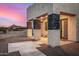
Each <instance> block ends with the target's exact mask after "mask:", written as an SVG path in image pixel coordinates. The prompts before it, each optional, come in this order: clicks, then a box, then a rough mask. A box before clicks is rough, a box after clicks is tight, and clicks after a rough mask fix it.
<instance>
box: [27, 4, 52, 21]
mask: <svg viewBox="0 0 79 59" xmlns="http://www.w3.org/2000/svg"><path fill="white" fill-rule="evenodd" d="M27 10H28V11H27V19H28V20H29V19H32V18H35V17H37V16H40V15H42V14H45V13H48V14H51V13H52V11H53V4H52V3H35V4H33V5H32V6H30V7H29V8H28V9H27Z"/></svg>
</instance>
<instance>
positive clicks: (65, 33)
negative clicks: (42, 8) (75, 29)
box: [60, 18, 68, 39]
mask: <svg viewBox="0 0 79 59" xmlns="http://www.w3.org/2000/svg"><path fill="white" fill-rule="evenodd" d="M60 23H61V25H60V27H61V38H62V39H68V19H67V18H66V19H61V22H60Z"/></svg>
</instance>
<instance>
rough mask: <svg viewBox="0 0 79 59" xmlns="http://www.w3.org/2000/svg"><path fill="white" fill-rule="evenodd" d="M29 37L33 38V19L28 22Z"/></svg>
mask: <svg viewBox="0 0 79 59" xmlns="http://www.w3.org/2000/svg"><path fill="white" fill-rule="evenodd" d="M27 37H29V38H32V21H28V22H27Z"/></svg>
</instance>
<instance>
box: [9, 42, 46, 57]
mask: <svg viewBox="0 0 79 59" xmlns="http://www.w3.org/2000/svg"><path fill="white" fill-rule="evenodd" d="M37 47H40V46H39V45H38V44H37V43H36V42H32V41H25V42H17V43H8V52H9V53H11V52H15V51H19V52H20V54H21V56H45V54H43V53H42V52H40V51H39V50H38V49H36V48H37Z"/></svg>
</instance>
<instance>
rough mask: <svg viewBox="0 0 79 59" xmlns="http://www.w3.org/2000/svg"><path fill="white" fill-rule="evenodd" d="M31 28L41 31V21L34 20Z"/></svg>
mask: <svg viewBox="0 0 79 59" xmlns="http://www.w3.org/2000/svg"><path fill="white" fill-rule="evenodd" d="M33 26H34V29H41V21H40V20H34V21H33Z"/></svg>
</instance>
